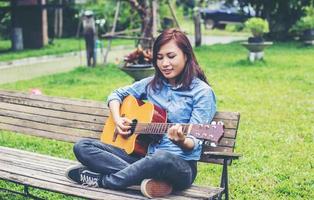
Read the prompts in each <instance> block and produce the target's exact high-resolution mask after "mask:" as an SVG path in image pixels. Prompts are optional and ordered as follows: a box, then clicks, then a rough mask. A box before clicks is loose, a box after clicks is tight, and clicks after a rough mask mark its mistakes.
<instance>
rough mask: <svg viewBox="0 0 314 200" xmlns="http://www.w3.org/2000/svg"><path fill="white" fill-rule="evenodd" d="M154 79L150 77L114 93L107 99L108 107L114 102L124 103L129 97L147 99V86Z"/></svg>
mask: <svg viewBox="0 0 314 200" xmlns="http://www.w3.org/2000/svg"><path fill="white" fill-rule="evenodd" d="M151 79H152V77H148V78H145V79H142V80H140V81H137V82H135V83H133V84H132V85H128V86H125V87H122V88H119V89H117V90H115V91H113V92H112V93H111V94H110V95H109V96H108V98H107V105H108V104H109V102H110V101H112V100H114V99H115V100H118V101H119V102H120V103H122V101H123V99H124V98H125V97H127V96H128V95H132V96H134V97H135V98H137V99H145V98H146V96H147V91H146V86H147V85H148V84H149V82H150V81H151Z"/></svg>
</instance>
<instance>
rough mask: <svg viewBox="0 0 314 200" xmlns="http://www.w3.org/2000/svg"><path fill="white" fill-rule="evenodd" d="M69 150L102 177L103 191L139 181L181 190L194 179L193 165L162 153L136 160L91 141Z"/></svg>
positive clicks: (113, 148)
mask: <svg viewBox="0 0 314 200" xmlns="http://www.w3.org/2000/svg"><path fill="white" fill-rule="evenodd" d="M73 150H74V154H75V156H76V158H77V160H78V161H79V162H81V163H82V164H83V165H85V166H86V167H87V168H88V169H89V170H91V171H93V172H97V173H100V174H102V185H103V187H105V188H111V189H123V188H126V187H128V186H131V185H139V184H140V183H141V181H142V180H143V179H146V178H154V179H159V180H164V181H167V182H169V183H170V184H172V185H173V188H174V189H176V190H182V189H186V188H188V187H190V186H191V184H192V183H193V181H194V179H195V176H196V161H186V160H183V159H181V158H180V157H178V156H176V155H174V154H171V153H169V152H166V151H161V150H159V151H156V152H155V153H154V154H152V155H146V156H145V157H136V156H132V155H128V154H127V153H126V152H125V151H124V150H122V149H119V148H116V147H114V146H111V145H108V144H104V143H102V142H101V141H99V140H94V139H81V140H80V141H78V142H77V143H76V144H75V145H74V148H73Z"/></svg>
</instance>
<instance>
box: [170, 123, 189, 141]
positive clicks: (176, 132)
mask: <svg viewBox="0 0 314 200" xmlns="http://www.w3.org/2000/svg"><path fill="white" fill-rule="evenodd" d="M168 138H169V139H170V140H171V141H172V142H173V143H175V144H183V143H184V141H185V135H184V133H183V131H182V126H181V125H180V124H176V125H174V126H172V127H170V128H169V129H168Z"/></svg>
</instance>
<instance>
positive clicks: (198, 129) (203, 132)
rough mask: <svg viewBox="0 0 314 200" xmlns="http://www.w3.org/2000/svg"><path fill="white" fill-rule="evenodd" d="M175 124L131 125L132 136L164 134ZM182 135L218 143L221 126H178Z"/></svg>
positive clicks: (221, 133)
mask: <svg viewBox="0 0 314 200" xmlns="http://www.w3.org/2000/svg"><path fill="white" fill-rule="evenodd" d="M174 125H176V123H137V122H136V123H133V124H132V125H131V126H133V131H132V133H134V134H165V133H166V132H167V131H168V129H169V128H170V127H172V126H174ZM180 125H181V126H182V131H183V133H184V134H186V135H187V134H189V135H193V136H194V137H196V138H200V139H206V140H211V141H214V142H216V143H217V142H218V140H219V139H220V138H221V137H222V135H223V132H224V131H223V124H222V123H218V124H216V122H215V123H213V124H180Z"/></svg>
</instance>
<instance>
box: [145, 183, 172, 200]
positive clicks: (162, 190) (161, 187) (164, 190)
mask: <svg viewBox="0 0 314 200" xmlns="http://www.w3.org/2000/svg"><path fill="white" fill-rule="evenodd" d="M154 187H155V188H158V190H156V189H152V188H154ZM141 192H142V194H143V195H144V196H146V197H148V198H155V197H164V196H167V195H169V194H171V192H172V186H171V185H170V184H168V183H165V182H164V181H157V180H152V179H145V180H143V181H142V183H141Z"/></svg>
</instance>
